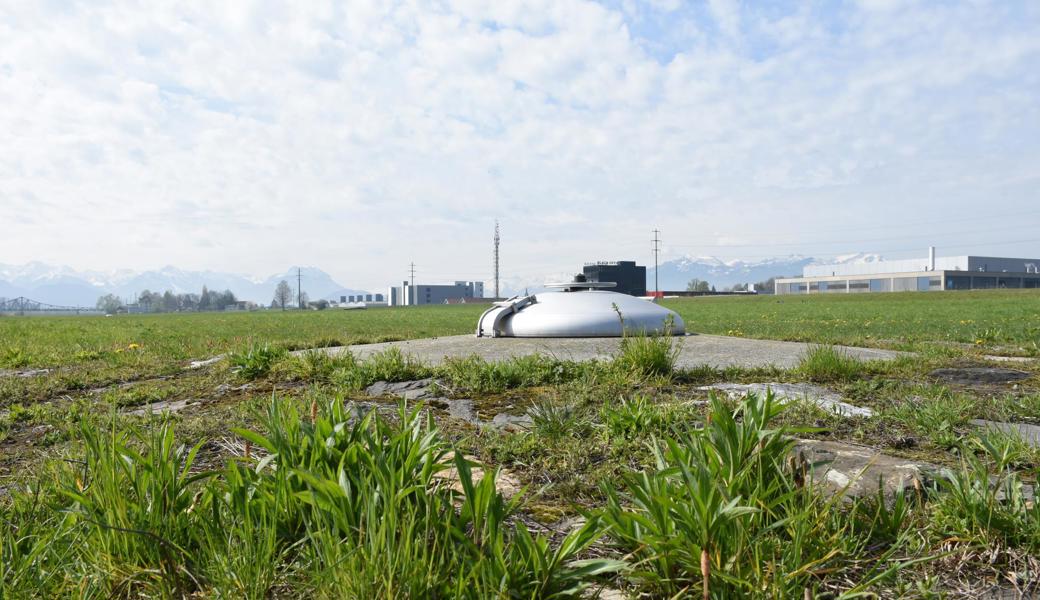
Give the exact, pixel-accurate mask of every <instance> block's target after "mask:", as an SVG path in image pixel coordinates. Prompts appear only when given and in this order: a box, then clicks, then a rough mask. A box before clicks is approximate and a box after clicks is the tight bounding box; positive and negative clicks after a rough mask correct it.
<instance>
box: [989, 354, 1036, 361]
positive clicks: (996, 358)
mask: <svg viewBox="0 0 1040 600" xmlns="http://www.w3.org/2000/svg"><path fill="white" fill-rule="evenodd" d="M982 358H984V359H986V360H991V361H993V362H1013V363H1031V362H1033V361H1034V360H1036V359H1034V358H1030V357H1028V356H997V355H995V354H983V355H982Z"/></svg>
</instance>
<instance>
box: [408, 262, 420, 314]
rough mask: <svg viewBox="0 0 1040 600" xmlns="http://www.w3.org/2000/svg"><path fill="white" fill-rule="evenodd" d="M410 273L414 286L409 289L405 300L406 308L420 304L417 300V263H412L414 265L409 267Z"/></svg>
mask: <svg viewBox="0 0 1040 600" xmlns="http://www.w3.org/2000/svg"><path fill="white" fill-rule="evenodd" d="M408 272H409V274H410V277H411V282H412V284H411V285H410V286H409V288H408V294H407V296H406V298H405V306H410V305H413V304H417V303H418V301H417V300H416V298H415V261H412V264H410V265H409V269H408Z"/></svg>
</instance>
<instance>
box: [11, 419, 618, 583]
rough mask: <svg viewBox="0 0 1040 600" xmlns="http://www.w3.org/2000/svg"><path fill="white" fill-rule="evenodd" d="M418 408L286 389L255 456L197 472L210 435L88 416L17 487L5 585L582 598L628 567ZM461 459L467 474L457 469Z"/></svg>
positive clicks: (589, 532) (254, 447) (598, 528)
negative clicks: (535, 519)
mask: <svg viewBox="0 0 1040 600" xmlns="http://www.w3.org/2000/svg"><path fill="white" fill-rule="evenodd" d="M421 415H422V413H421V411H420V409H418V408H416V409H413V410H407V409H405V408H404V407H403V406H402V408H401V410H400V411H399V413H398V414H397V416H396V418H394V419H393V420H387V419H383V418H381V417H379V416H378V415H376V414H375V413H369V414H368V415H367V416H365V417H364V418H361V419H354V418H352V417H351V415H350V412H349V411H348V410H347V409H346V408H345V407H344V406H343V404H342V402H332V403H330V404H329V405H328V406H327V407H326V408H324V409H323V410H320V411H319V412H318V414H311V415H310V416H306V415H302V414H300V413H299V412H298V411H297V410H296V409H295V408H294V407H293V406H292V405H291V404H290V403H287V402H283V401H280V400H277V399H273V400H272V401H271V404H270V406H269V408H268V410H267V411H266V413H265V414H263V415H260V416H259V419H260V421H261V424H262V426H263V430H264V431H266V434H260V433H256V432H254V431H252V430H237V431H236V433H237V434H238V435H239V436H240V437H241V438H242V439H244V440H245V441H246V443H247V444H248V446H247V447H248V448H249V449H248V450H246V456H243V457H238V458H236V459H233V460H231V461H229V462H228V463H227V464H226V466H225V467H224V469H223V470H222V471H220V472H213V471H207V470H200V469H198V468H196V466H195V461H196V459H197V457H198V453H199V451H200V449H201V447H202V444H201V443H200V444H198V445H195V446H193V447H191V448H187V447H185V446H181V445H178V444H176V443H175V441H174V432H173V428H172V425H171V424H170V423H169V422H164V423H161V424H160V425H159V426H157V427H155V428H153V429H152V430H151V431H150V432H145V431H141V430H136V429H133V428H131V429H129V430H124V431H119V430H117V429H116V428H114V427H112V428H110V429H97V428H96V427H95V426H93V425H90V424H84V425H83V430H82V435H81V438H82V439H83V440H84V443H83V448H82V453H81V454H80V455H79V456H80V458H75V459H72V460H70V461H61V462H56V463H54V464H52V465H51V466H50V467H49V471H48V474H47V475H46V476H45V477H42V478H40V479H39V480H38V481H36V482H34V483H33V484H32V485H30V486H29V488H28V489H24V490H17V491H15V492H14V493H13V494H12V498H11V500H10V502H9V504H8V505H6V506H5V508H4V512H3V519H4V522H5V525H6V527H4V528H3V530H0V550H2V554H0V574H2V575H3V578H2V580H0V597H14V596H18V597H21V596H37V597H63V596H69V595H75V596H78V597H84V598H95V597H97V598H100V597H113V596H115V597H186V596H191V595H195V594H199V595H203V596H209V595H212V596H215V597H228V598H231V597H234V598H258V599H259V598H266V597H268V596H269V595H270V594H272V593H273V591H274V590H275V589H279V590H281V593H283V594H288V595H292V596H297V595H307V596H314V597H323V598H344V597H351V598H356V597H374V598H419V597H438V598H493V597H501V598H512V597H526V598H577V597H581V595H582V594H583V593H584V592H585V590H586V589H587V588H588V587H589V586H590V585H592V584H594V583H595V582H596V581H597V579H598V578H599V577H600V576H602V575H607V574H611V573H616V572H618V571H619V570H621V569H622V568H623V566H624V565H623V563H621V562H620V561H617V560H610V559H582V558H580V556H581V555H582V554H583V553H584V552H585V551H586V549H587V548H588V547H589V546H590V545H591V544H592V543H593V542H594V541H595V540H596V539H597V538H599V537H600V535H601V534H602V530H603V528H602V525H601V523H600V522H599V520H598V519H595V518H593V519H590V520H589V521H587V522H586V523H585V524H584V525H583V526H582V527H580V528H578V529H576V530H574V531H571V532H569V533H568V534H567V535H566V536H565V538H564V539H563V542H562V543H560V544H558V545H551V544H550V543H549V540H548V539H546V538H544V537H542V536H540V535H535V534H532V533H530V532H529V531H528V530H527V529H526V528H525V527H524V526H523V525H521V524H515V525H514V524H513V523H514V521H513V520H512V517H513V514H514V512H515V511H516V509H517V507H518V499H513V500H507V499H506V498H504V497H502V495H501V494H500V493H498V491H497V490H496V488H495V480H496V477H497V472H496V471H495V470H494V469H486V472H485V475H484V476H483V477H482V478H481V479H479V480H475V479H474V477H473V472H472V470H471V465H470V463H469V462H468V461H467V460H466V459H465V458H463V457H462V455H461V453H456V454H455V455H454V458H452V459H450V460H449V456H450V455H449V447H448V446H447V445H446V443H445V442H444V440H443V438H442V437H441V436H440V434H439V433H438V431H437V430H436V429H435V428H433V426H432V424H431V423H430V421H428V420H427V419H424V418H423V417H422V416H421ZM449 467H452V468H453V470H454V474H453V475H450V474H449V473H448V469H449Z"/></svg>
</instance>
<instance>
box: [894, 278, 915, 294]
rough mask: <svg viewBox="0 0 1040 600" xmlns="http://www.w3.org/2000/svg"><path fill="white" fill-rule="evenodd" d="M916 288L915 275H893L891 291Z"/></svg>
mask: <svg viewBox="0 0 1040 600" xmlns="http://www.w3.org/2000/svg"><path fill="white" fill-rule="evenodd" d="M916 290H917V278H916V277H894V278H892V291H893V292H913V291H916Z"/></svg>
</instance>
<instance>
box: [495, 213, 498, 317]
mask: <svg viewBox="0 0 1040 600" xmlns="http://www.w3.org/2000/svg"><path fill="white" fill-rule="evenodd" d="M498 242H499V237H498V219H495V298H498V297H499V296H498Z"/></svg>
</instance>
